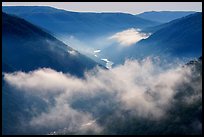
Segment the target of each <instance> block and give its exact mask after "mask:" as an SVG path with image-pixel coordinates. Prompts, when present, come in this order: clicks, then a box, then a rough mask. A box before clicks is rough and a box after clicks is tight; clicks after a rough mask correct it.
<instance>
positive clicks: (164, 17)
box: [136, 11, 195, 23]
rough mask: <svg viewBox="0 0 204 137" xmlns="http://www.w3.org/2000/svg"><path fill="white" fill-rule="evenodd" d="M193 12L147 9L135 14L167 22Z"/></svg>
mask: <svg viewBox="0 0 204 137" xmlns="http://www.w3.org/2000/svg"><path fill="white" fill-rule="evenodd" d="M193 13H195V12H194V11H148V12H144V13H141V14H137V15H136V16H137V17H140V18H143V19H147V20H151V21H156V22H161V23H165V22H169V21H172V20H175V19H178V18H181V17H184V16H187V15H189V14H193Z"/></svg>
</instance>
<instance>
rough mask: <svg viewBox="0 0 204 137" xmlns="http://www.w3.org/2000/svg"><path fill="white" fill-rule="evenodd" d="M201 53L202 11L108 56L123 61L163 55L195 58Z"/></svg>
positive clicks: (165, 26)
mask: <svg viewBox="0 0 204 137" xmlns="http://www.w3.org/2000/svg"><path fill="white" fill-rule="evenodd" d="M112 48H113V47H112ZM108 50H109V49H108ZM108 50H107V51H108ZM116 51H117V50H116ZM107 54H108V53H107ZM200 55H202V13H195V14H191V15H188V16H186V17H183V18H180V19H177V20H174V21H171V22H169V23H168V24H165V25H164V26H163V27H162V28H161V29H159V30H157V31H155V32H154V33H153V34H152V35H151V36H150V37H148V38H147V39H143V40H141V41H139V42H138V43H136V44H135V45H132V46H129V47H125V48H123V49H122V50H120V51H118V53H115V54H112V53H109V54H108V55H107V56H109V58H111V59H112V60H113V62H115V63H116V62H117V63H121V62H123V61H124V60H125V58H144V57H146V56H161V57H162V58H165V59H170V60H172V58H194V57H199V56H200Z"/></svg>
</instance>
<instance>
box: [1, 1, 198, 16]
mask: <svg viewBox="0 0 204 137" xmlns="http://www.w3.org/2000/svg"><path fill="white" fill-rule="evenodd" d="M2 5H3V6H52V7H55V8H58V9H64V10H69V11H77V12H124V13H130V14H138V13H142V12H145V11H199V12H202V2H2Z"/></svg>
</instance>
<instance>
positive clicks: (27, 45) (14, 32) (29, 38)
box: [2, 13, 97, 76]
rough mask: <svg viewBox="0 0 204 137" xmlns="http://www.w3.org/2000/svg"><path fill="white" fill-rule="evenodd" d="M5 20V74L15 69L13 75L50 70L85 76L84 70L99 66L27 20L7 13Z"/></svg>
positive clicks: (3, 49) (3, 50) (3, 40)
mask: <svg viewBox="0 0 204 137" xmlns="http://www.w3.org/2000/svg"><path fill="white" fill-rule="evenodd" d="M2 17H3V21H2V33H3V35H2V62H3V71H5V72H7V71H9V70H11V69H10V68H12V69H13V71H18V70H22V71H26V72H27V71H30V70H34V69H37V68H39V67H49V68H53V69H55V70H57V71H62V72H70V73H71V74H74V75H77V76H82V75H83V72H84V70H86V69H91V68H93V67H94V66H96V65H97V63H95V62H94V61H92V60H91V59H89V58H87V57H86V56H84V55H82V54H80V53H79V52H77V51H76V50H74V49H72V48H70V47H69V46H67V45H65V44H64V43H62V42H61V41H59V40H57V39H56V38H54V37H53V36H51V35H50V34H48V33H46V32H44V31H42V30H41V29H40V28H39V27H36V26H34V25H32V24H31V23H29V22H27V21H25V20H24V19H20V18H18V17H16V16H11V15H8V14H5V13H2ZM7 69H8V70H7Z"/></svg>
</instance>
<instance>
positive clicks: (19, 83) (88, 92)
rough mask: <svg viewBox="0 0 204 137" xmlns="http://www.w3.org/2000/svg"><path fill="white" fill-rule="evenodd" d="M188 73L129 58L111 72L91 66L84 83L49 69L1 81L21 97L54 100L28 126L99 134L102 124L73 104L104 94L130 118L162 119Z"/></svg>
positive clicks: (16, 74)
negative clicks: (30, 96)
mask: <svg viewBox="0 0 204 137" xmlns="http://www.w3.org/2000/svg"><path fill="white" fill-rule="evenodd" d="M190 75H191V71H190V69H189V68H186V67H180V66H178V67H173V68H169V69H167V70H163V69H161V68H160V67H159V66H157V65H155V64H153V62H152V60H151V59H148V58H147V59H145V60H143V61H137V60H134V61H131V60H127V61H126V62H125V64H124V65H119V66H117V67H115V68H112V69H110V70H104V69H100V68H95V69H94V70H91V71H88V72H86V73H85V78H83V79H82V78H77V77H73V76H71V75H70V74H63V73H62V72H57V71H55V70H52V69H49V68H43V69H38V70H34V71H31V72H29V73H24V72H15V73H5V74H4V79H5V80H6V81H7V82H8V83H9V84H10V85H12V86H14V87H15V88H18V89H21V90H23V91H25V93H29V94H31V95H35V96H38V97H39V98H41V99H44V98H47V100H50V98H52V99H54V100H55V105H50V106H49V109H48V111H46V112H43V113H41V114H38V115H37V116H35V117H33V118H32V120H31V121H30V124H31V125H33V126H34V127H36V126H37V127H40V128H51V129H53V130H54V129H55V128H57V129H67V130H66V132H68V131H77V130H79V131H78V132H85V131H87V130H93V131H94V132H96V133H98V132H100V131H101V130H102V126H101V125H100V124H99V123H98V122H97V120H96V121H94V120H95V119H96V117H94V116H93V115H92V112H91V111H90V112H89V111H88V110H87V111H84V110H78V109H75V108H74V107H72V106H71V104H72V103H73V102H74V101H77V100H78V101H79V100H82V99H84V98H87V100H89V99H90V98H96V97H98V96H99V95H101V94H103V95H106V99H107V100H111V101H112V102H116V103H119V104H120V105H121V106H120V108H121V109H122V110H128V111H130V112H131V114H132V115H135V116H138V117H142V118H148V119H159V118H162V117H163V116H165V113H166V110H167V109H168V107H169V106H170V105H171V101H172V99H173V96H174V95H175V93H176V87H177V85H179V84H180V83H182V82H186V81H188V80H189V76H190ZM101 97H102V96H101ZM108 97H111V99H109V98H108ZM98 101H99V102H100V100H98ZM98 104H100V105H102V104H104V102H101V103H98ZM98 104H97V103H95V104H93V108H94V107H96V108H95V109H94V111H99V110H100V109H101V108H100V105H98ZM97 105H98V106H97ZM103 106H106V107H111V106H109V105H103ZM90 123H91V124H90ZM84 125H86V126H84ZM88 127H89V128H88ZM84 128H86V130H84ZM87 128H88V129H87ZM63 132H65V131H63Z"/></svg>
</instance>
